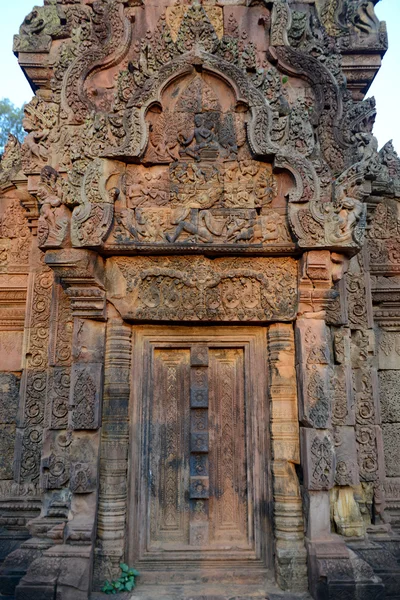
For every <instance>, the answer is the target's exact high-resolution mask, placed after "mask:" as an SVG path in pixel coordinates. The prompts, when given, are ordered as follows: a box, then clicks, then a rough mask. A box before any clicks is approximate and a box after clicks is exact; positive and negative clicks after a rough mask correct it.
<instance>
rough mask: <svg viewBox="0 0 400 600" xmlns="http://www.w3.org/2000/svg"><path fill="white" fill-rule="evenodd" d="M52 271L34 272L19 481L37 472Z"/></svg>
mask: <svg viewBox="0 0 400 600" xmlns="http://www.w3.org/2000/svg"><path fill="white" fill-rule="evenodd" d="M52 286H53V274H52V271H51V269H49V268H48V267H41V269H40V271H39V272H38V273H37V274H35V275H34V282H33V293H32V305H31V309H30V311H31V312H30V329H29V339H28V347H27V358H26V366H25V371H24V375H23V382H22V384H21V404H22V406H23V414H22V416H21V419H20V422H19V424H18V425H19V427H20V428H21V429H19V431H18V435H19V443H18V445H17V461H16V473H17V477H18V479H19V481H21V482H24V481H25V482H30V481H37V479H38V477H39V473H40V456H41V449H42V437H43V425H44V413H45V396H46V382H47V366H48V341H49V319H50V306H51V290H52Z"/></svg>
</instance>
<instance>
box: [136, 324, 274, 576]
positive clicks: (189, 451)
mask: <svg viewBox="0 0 400 600" xmlns="http://www.w3.org/2000/svg"><path fill="white" fill-rule="evenodd" d="M134 336H135V340H134V344H133V347H134V357H133V366H134V367H133V372H132V413H131V414H132V417H133V420H132V434H131V468H130V476H131V481H130V487H131V490H130V510H129V541H128V546H129V547H128V555H129V561H130V563H131V564H134V565H135V566H137V567H138V568H139V569H140V570H141V572H143V570H149V571H157V572H159V571H164V570H166V571H168V570H171V569H172V570H174V569H177V570H180V569H188V568H193V569H196V568H197V567H199V566H200V564H201V566H202V567H205V566H206V565H207V563H208V564H209V566H211V567H213V568H214V569H215V568H216V567H217V566H220V567H221V568H234V567H235V565H236V566H238V565H243V566H246V567H247V568H251V567H254V568H256V569H257V570H264V571H265V572H266V568H268V567H269V568H271V567H272V564H271V563H272V553H273V549H272V544H273V541H272V535H271V529H270V519H269V514H268V512H269V510H268V507H269V506H270V505H271V502H270V497H271V491H270V477H269V439H268V438H269V435H268V422H269V421H268V406H267V393H266V389H267V388H266V373H267V361H266V329H264V328H262V327H251V328H250V327H229V328H228V327H225V328H222V327H198V328H195V327H157V326H149V327H145V326H140V327H136V328H134Z"/></svg>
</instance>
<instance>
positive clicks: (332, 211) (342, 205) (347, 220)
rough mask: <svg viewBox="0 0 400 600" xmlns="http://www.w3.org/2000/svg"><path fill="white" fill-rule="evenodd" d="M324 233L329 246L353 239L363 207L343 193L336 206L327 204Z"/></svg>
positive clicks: (360, 203)
mask: <svg viewBox="0 0 400 600" xmlns="http://www.w3.org/2000/svg"><path fill="white" fill-rule="evenodd" d="M324 211H325V214H326V225H325V232H326V237H327V241H328V243H330V244H336V243H340V244H345V243H349V242H351V241H352V240H353V239H355V238H354V234H355V229H356V227H357V224H358V222H359V221H360V219H361V218H362V216H363V214H364V212H365V205H364V204H363V203H362V202H360V201H359V200H357V199H355V198H350V197H348V196H346V195H345V194H344V193H343V197H342V198H341V199H340V200H339V202H338V204H337V205H333V204H330V203H329V204H327V205H326V206H325V207H324Z"/></svg>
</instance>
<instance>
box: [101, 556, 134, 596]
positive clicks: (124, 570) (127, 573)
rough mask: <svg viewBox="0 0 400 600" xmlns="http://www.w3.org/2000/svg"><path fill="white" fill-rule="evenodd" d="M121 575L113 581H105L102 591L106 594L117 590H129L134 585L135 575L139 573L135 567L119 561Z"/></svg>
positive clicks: (115, 592) (114, 592)
mask: <svg viewBox="0 0 400 600" xmlns="http://www.w3.org/2000/svg"><path fill="white" fill-rule="evenodd" d="M119 566H120V569H121V576H120V577H118V579H116V580H115V581H106V582H105V584H104V585H103V587H102V592H104V593H106V594H117V593H118V592H131V591H132V590H133V588H134V587H135V577H137V576H138V575H139V572H138V571H136V569H132V568H130V567H129V566H128V565H127V564H125V563H120V565H119Z"/></svg>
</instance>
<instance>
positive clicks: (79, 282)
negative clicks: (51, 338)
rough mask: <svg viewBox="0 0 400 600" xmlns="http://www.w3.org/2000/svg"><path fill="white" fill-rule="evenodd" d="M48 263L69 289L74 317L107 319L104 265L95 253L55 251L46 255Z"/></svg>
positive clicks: (87, 251)
mask: <svg viewBox="0 0 400 600" xmlns="http://www.w3.org/2000/svg"><path fill="white" fill-rule="evenodd" d="M45 260H46V264H48V265H49V266H50V267H51V268H52V269H53V270H54V272H55V273H56V274H57V275H58V276H59V277H60V280H61V283H62V285H63V286H65V287H66V288H67V290H66V293H67V295H68V296H69V298H70V300H71V309H72V314H73V316H74V317H86V318H89V319H98V320H105V302H106V301H105V291H104V266H103V260H102V258H101V257H100V256H99V255H98V254H97V253H96V252H93V251H91V250H78V249H70V250H53V251H48V252H47V253H46V259H45Z"/></svg>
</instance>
